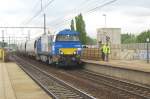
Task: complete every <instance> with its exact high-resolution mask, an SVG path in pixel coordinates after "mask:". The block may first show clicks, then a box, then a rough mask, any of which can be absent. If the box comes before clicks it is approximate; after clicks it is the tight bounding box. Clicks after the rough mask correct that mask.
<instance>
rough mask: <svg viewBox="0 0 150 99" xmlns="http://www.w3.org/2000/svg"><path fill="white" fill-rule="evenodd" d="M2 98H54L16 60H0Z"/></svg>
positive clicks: (0, 92)
mask: <svg viewBox="0 0 150 99" xmlns="http://www.w3.org/2000/svg"><path fill="white" fill-rule="evenodd" d="M0 99H52V98H51V97H50V96H49V95H48V94H47V93H46V92H44V91H43V90H42V89H41V88H40V87H39V86H38V85H37V84H36V83H35V82H34V81H33V80H32V79H31V78H30V77H29V76H28V75H26V73H25V72H24V71H23V70H22V69H21V68H19V66H18V65H17V64H16V63H14V62H7V63H3V62H0Z"/></svg>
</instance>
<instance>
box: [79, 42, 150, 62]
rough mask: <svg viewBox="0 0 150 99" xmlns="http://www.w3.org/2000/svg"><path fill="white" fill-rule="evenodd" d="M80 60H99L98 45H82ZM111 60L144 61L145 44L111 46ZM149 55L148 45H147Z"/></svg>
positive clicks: (145, 53)
mask: <svg viewBox="0 0 150 99" xmlns="http://www.w3.org/2000/svg"><path fill="white" fill-rule="evenodd" d="M84 46H86V47H85V48H83V51H82V58H83V59H89V60H101V51H100V47H99V46H98V45H84ZM110 46H111V54H110V58H111V59H127V60H128V59H130V60H132V59H140V60H144V59H146V57H147V43H134V44H122V45H120V44H113V45H112V44H111V45H110ZM149 54H150V43H149Z"/></svg>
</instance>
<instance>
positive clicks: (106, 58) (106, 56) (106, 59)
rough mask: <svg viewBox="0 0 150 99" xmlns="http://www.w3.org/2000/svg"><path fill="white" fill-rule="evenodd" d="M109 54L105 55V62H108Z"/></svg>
mask: <svg viewBox="0 0 150 99" xmlns="http://www.w3.org/2000/svg"><path fill="white" fill-rule="evenodd" d="M108 58H109V54H108V53H107V54H105V61H106V62H108Z"/></svg>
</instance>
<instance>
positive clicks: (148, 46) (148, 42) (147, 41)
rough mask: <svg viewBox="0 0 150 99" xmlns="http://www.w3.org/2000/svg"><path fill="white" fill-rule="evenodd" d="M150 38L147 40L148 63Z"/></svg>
mask: <svg viewBox="0 0 150 99" xmlns="http://www.w3.org/2000/svg"><path fill="white" fill-rule="evenodd" d="M149 41H150V40H149V38H147V39H146V42H147V63H149Z"/></svg>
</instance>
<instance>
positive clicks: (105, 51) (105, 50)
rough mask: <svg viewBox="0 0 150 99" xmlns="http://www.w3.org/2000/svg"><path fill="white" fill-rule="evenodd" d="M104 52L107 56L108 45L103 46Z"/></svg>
mask: <svg viewBox="0 0 150 99" xmlns="http://www.w3.org/2000/svg"><path fill="white" fill-rule="evenodd" d="M102 52H103V53H105V54H106V53H107V48H106V45H103V47H102Z"/></svg>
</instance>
